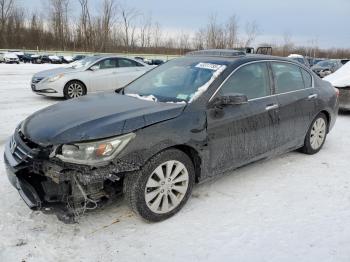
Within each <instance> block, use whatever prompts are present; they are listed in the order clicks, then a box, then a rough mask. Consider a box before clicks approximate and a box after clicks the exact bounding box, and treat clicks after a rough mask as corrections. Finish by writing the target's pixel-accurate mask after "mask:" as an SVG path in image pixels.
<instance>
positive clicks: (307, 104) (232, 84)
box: [5, 50, 338, 222]
mask: <svg viewBox="0 0 350 262" xmlns="http://www.w3.org/2000/svg"><path fill="white" fill-rule="evenodd" d="M231 54H232V52H231V50H229V51H226V50H217V51H214V50H210V51H209V52H208V53H207V54H206V53H205V51H201V52H199V53H197V52H193V53H190V54H189V55H188V56H185V57H182V58H179V59H174V60H171V61H169V62H167V63H165V64H164V65H161V66H159V67H156V68H154V69H153V70H152V71H150V72H148V73H147V74H145V75H143V76H142V77H140V78H138V79H136V80H135V81H133V82H132V83H130V84H129V85H126V86H125V87H124V88H120V89H119V91H118V92H114V93H103V94H99V95H92V96H87V97H80V98H78V99H74V100H71V101H66V102H62V103H57V104H55V105H53V106H51V107H48V108H46V109H42V110H40V111H39V112H37V113H34V114H33V115H31V116H29V117H28V118H27V119H26V120H24V121H23V122H22V123H20V124H19V125H18V127H17V128H16V130H15V132H14V134H13V136H12V138H11V139H10V140H9V141H8V142H7V143H6V146H5V163H6V166H7V168H6V170H7V172H8V177H9V180H10V182H11V184H12V185H13V186H14V187H15V188H16V189H17V190H18V191H19V193H20V194H21V195H22V198H23V199H24V200H25V202H26V203H27V205H28V206H29V207H30V208H32V209H45V210H49V209H50V207H51V208H53V209H54V208H55V207H56V208H58V209H57V210H61V213H59V214H58V216H59V218H61V219H63V220H64V221H66V222H72V220H73V221H74V218H75V216H74V215H77V214H83V213H84V211H85V210H86V209H94V208H97V207H99V206H101V205H103V203H104V202H105V201H106V200H107V199H108V198H109V199H111V197H112V196H114V195H116V194H120V193H122V192H124V194H125V198H126V200H127V202H128V204H129V206H130V207H131V209H132V210H133V211H134V212H135V213H137V214H139V215H140V216H141V217H143V218H144V219H146V220H149V221H161V220H164V219H167V218H169V217H171V216H173V215H174V214H176V213H177V212H178V211H179V210H180V209H181V208H182V207H183V206H184V204H185V203H186V201H187V200H188V199H189V197H190V195H191V191H192V188H193V186H194V184H195V183H197V182H201V181H205V180H208V179H210V178H213V177H215V176H219V175H222V174H224V173H225V172H227V171H229V170H233V169H235V168H238V167H240V166H244V165H247V164H248V163H251V162H255V161H257V160H261V159H266V158H271V157H273V156H277V155H281V154H283V153H285V152H289V151H292V150H296V149H300V150H301V151H302V152H304V153H306V154H315V153H317V152H319V151H320V150H321V148H322V146H323V145H324V143H325V141H326V136H327V134H328V132H330V130H331V129H332V127H333V126H334V124H335V121H336V117H337V111H338V99H337V94H336V90H335V89H334V88H333V87H332V85H331V84H329V83H328V82H325V81H322V80H321V79H320V78H319V77H317V76H316V75H315V74H314V73H313V72H312V71H311V70H309V69H308V68H307V67H305V66H303V65H301V64H300V63H297V62H293V61H291V60H289V59H283V58H280V57H270V56H260V55H258V56H257V55H252V56H251V55H239V56H231ZM89 59H90V60H89V61H90V63H89V66H88V67H87V68H88V70H93V72H98V71H96V70H97V69H99V70H100V71H102V70H103V69H102V68H101V66H100V65H98V64H96V62H97V63H100V64H101V63H102V64H104V65H108V66H111V65H130V64H134V63H135V62H137V63H140V61H135V60H130V59H127V60H123V59H126V58H118V57H113V58H112V57H110V58H99V59H103V60H99V61H92V60H91V59H94V57H91V58H89ZM111 59H116V60H113V61H112V60H111ZM118 59H122V60H120V61H118ZM86 61H88V60H86ZM116 61H117V63H116V64H115V62H116ZM138 67H142V65H138ZM143 67H144V66H143ZM89 68H90V69H89ZM92 75H93V74H92ZM54 78H56V79H58V78H59V77H58V76H56V77H54ZM104 82H105V83H106V82H112V81H111V80H109V79H106V78H104ZM62 212H63V214H62Z"/></svg>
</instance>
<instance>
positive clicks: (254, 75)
mask: <svg viewBox="0 0 350 262" xmlns="http://www.w3.org/2000/svg"><path fill="white" fill-rule="evenodd" d="M233 93H238V94H244V95H246V96H247V97H248V99H253V98H258V97H264V96H269V95H270V78H269V71H268V68H267V65H266V63H254V64H250V65H246V66H243V67H242V68H240V69H238V70H237V71H236V72H235V73H233V75H231V76H230V77H229V79H227V81H226V82H225V83H224V84H223V86H222V87H221V89H220V91H219V95H229V94H233Z"/></svg>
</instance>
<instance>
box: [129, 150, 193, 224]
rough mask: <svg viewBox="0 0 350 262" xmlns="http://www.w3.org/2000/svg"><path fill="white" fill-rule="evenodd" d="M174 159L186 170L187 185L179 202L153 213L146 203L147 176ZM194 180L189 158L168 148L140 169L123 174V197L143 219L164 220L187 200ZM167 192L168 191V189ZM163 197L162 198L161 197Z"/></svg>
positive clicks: (151, 220) (178, 151)
mask: <svg viewBox="0 0 350 262" xmlns="http://www.w3.org/2000/svg"><path fill="white" fill-rule="evenodd" d="M171 160H175V161H178V162H180V163H182V164H183V165H184V166H185V167H186V169H187V171H188V177H189V179H188V187H187V191H186V193H185V194H184V196H183V198H182V200H181V201H180V202H179V204H178V205H177V206H176V207H175V208H174V209H172V210H171V211H169V212H167V213H162V214H159V213H155V212H153V211H152V210H151V209H150V208H149V207H148V206H147V204H146V200H145V190H146V184H147V181H148V179H149V177H150V176H151V175H152V174H154V173H153V172H154V171H155V169H156V168H157V167H158V166H159V165H161V164H162V163H164V162H166V161H171ZM194 182H195V171H194V167H193V163H192V161H191V159H190V158H189V157H188V156H187V155H186V154H185V153H183V152H182V151H180V150H177V149H168V150H165V151H162V152H160V153H158V154H156V155H155V156H153V157H152V158H151V159H150V160H149V161H148V162H147V163H146V164H145V165H144V166H143V167H142V169H141V170H140V171H137V172H132V173H129V174H126V175H125V178H124V188H123V191H124V197H125V199H126V201H127V202H128V205H129V206H130V208H131V209H132V210H133V211H134V212H135V213H136V214H138V215H139V216H141V217H142V218H143V219H145V220H147V221H150V222H158V221H162V220H165V219H167V218H169V217H171V216H173V215H174V214H176V213H177V212H178V211H179V210H180V209H181V208H182V207H183V206H184V205H185V203H186V202H187V200H188V198H189V197H190V195H191V192H192V188H193V185H194ZM168 192H169V191H168ZM162 199H163V198H162Z"/></svg>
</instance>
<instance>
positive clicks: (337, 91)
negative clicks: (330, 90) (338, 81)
mask: <svg viewBox="0 0 350 262" xmlns="http://www.w3.org/2000/svg"><path fill="white" fill-rule="evenodd" d="M334 90H335V93H336V94H337V97H338V96H339V89H338V88H335V87H334Z"/></svg>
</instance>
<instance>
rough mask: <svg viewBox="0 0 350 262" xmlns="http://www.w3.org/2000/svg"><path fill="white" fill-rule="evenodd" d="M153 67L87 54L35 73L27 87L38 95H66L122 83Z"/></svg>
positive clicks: (68, 96) (66, 96)
mask: <svg viewBox="0 0 350 262" xmlns="http://www.w3.org/2000/svg"><path fill="white" fill-rule="evenodd" d="M152 68H153V67H151V66H149V65H147V64H145V63H143V62H141V61H137V60H135V59H130V58H124V57H118V56H90V57H87V58H85V59H82V60H78V61H76V62H74V63H71V64H70V65H69V66H66V67H61V68H55V69H51V70H46V71H42V72H39V73H37V74H35V75H34V76H33V78H32V83H31V88H32V90H33V92H35V93H36V94H40V95H46V96H56V97H65V98H66V99H70V98H75V97H79V96H83V95H86V94H87V93H94V92H100V91H105V90H114V89H117V88H120V87H122V86H125V85H126V84H128V83H130V82H131V81H133V80H134V79H136V78H138V77H139V76H141V75H143V74H144V73H145V72H147V71H148V70H150V69H152Z"/></svg>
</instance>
